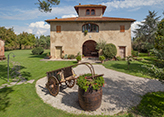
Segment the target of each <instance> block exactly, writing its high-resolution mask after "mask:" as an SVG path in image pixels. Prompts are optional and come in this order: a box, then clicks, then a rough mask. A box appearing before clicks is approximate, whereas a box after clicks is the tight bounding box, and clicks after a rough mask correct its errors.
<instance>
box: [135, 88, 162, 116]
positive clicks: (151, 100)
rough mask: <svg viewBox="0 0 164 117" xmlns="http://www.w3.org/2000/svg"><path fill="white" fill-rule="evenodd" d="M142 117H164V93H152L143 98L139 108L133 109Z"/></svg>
mask: <svg viewBox="0 0 164 117" xmlns="http://www.w3.org/2000/svg"><path fill="white" fill-rule="evenodd" d="M133 109H134V110H135V111H134V112H135V113H136V114H139V115H141V117H163V116H164V92H161V91H159V92H150V93H147V94H145V95H144V96H142V100H141V101H140V104H139V105H138V106H137V107H134V108H133Z"/></svg>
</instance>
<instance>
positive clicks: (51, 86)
mask: <svg viewBox="0 0 164 117" xmlns="http://www.w3.org/2000/svg"><path fill="white" fill-rule="evenodd" d="M48 80H49V81H48V87H47V88H48V90H49V92H50V94H51V95H53V96H56V95H57V94H58V93H59V84H58V83H57V79H56V78H55V77H50V78H49V79H48Z"/></svg>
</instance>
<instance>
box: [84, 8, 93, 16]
mask: <svg viewBox="0 0 164 117" xmlns="http://www.w3.org/2000/svg"><path fill="white" fill-rule="evenodd" d="M86 15H95V9H87V10H86Z"/></svg>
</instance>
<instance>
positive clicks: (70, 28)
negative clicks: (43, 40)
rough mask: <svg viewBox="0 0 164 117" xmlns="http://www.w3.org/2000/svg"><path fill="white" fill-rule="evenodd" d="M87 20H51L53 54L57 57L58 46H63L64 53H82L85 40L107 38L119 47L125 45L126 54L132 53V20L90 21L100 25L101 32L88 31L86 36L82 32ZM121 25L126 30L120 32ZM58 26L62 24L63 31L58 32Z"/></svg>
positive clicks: (97, 40) (96, 40)
mask: <svg viewBox="0 0 164 117" xmlns="http://www.w3.org/2000/svg"><path fill="white" fill-rule="evenodd" d="M85 23H87V22H51V23H50V26H51V29H50V30H51V31H50V38H51V39H50V40H51V47H50V50H51V56H52V58H56V57H55V51H56V47H61V48H62V52H63V53H62V55H65V54H67V55H68V54H74V55H76V54H77V53H78V52H80V53H81V54H82V47H83V44H84V42H85V41H87V40H94V41H95V42H99V40H105V41H106V42H107V43H113V44H114V45H115V46H116V47H117V56H119V47H120V46H121V47H125V49H126V50H125V56H128V55H131V22H89V23H95V24H97V25H98V26H99V32H88V33H87V35H86V36H85V35H84V33H83V32H82V25H83V24H85ZM120 25H124V26H125V32H120ZM56 26H61V33H56Z"/></svg>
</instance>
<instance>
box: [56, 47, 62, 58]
mask: <svg viewBox="0 0 164 117" xmlns="http://www.w3.org/2000/svg"><path fill="white" fill-rule="evenodd" d="M61 56H62V47H56V58H61Z"/></svg>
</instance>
